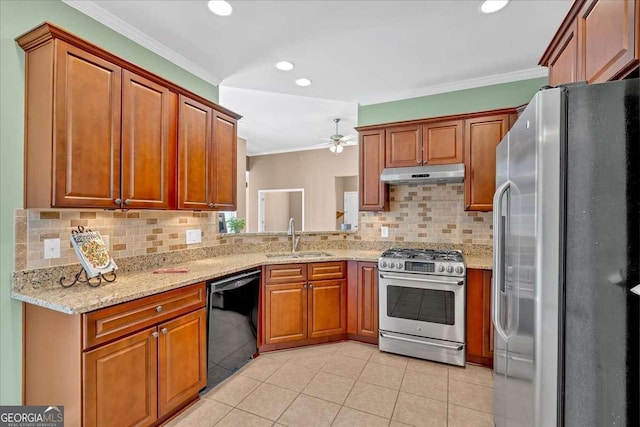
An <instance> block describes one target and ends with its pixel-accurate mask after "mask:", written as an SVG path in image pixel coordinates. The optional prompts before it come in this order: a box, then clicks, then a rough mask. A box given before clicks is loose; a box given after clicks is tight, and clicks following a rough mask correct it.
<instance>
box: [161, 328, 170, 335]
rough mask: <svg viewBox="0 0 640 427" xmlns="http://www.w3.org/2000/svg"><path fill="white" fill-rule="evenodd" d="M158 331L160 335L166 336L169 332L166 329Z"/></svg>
mask: <svg viewBox="0 0 640 427" xmlns="http://www.w3.org/2000/svg"><path fill="white" fill-rule="evenodd" d="M160 331H161V332H162V335H167V332H169V330H168V329H167V328H162V329H161V330H160Z"/></svg>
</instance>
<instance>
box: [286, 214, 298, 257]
mask: <svg viewBox="0 0 640 427" xmlns="http://www.w3.org/2000/svg"><path fill="white" fill-rule="evenodd" d="M287 234H288V235H290V236H291V253H292V254H295V253H296V248H297V247H298V242H299V241H300V236H298V238H296V221H295V220H294V219H293V218H289V230H288V231H287Z"/></svg>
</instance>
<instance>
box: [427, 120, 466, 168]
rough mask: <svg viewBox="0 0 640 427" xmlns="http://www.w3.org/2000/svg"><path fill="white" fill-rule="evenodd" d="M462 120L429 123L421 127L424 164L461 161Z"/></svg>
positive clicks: (443, 163)
mask: <svg viewBox="0 0 640 427" xmlns="http://www.w3.org/2000/svg"><path fill="white" fill-rule="evenodd" d="M462 127H463V123H462V120H452V121H448V122H440V123H431V124H427V125H424V126H423V127H422V137H423V146H424V155H423V157H424V161H423V162H424V164H429V165H449V164H452V163H462V159H463V154H462Z"/></svg>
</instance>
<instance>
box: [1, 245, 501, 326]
mask: <svg viewBox="0 0 640 427" xmlns="http://www.w3.org/2000/svg"><path fill="white" fill-rule="evenodd" d="M343 251H345V252H346V251H347V250H343V249H342V250H332V251H331V252H343ZM348 251H349V252H352V253H351V254H347V253H342V254H336V255H334V256H325V257H308V258H277V259H273V258H267V257H266V255H265V254H264V253H246V254H234V255H225V256H222V257H215V258H211V259H206V260H194V261H189V262H186V263H182V264H180V265H175V266H174V265H172V266H168V267H183V268H190V267H191V268H193V269H194V270H195V271H193V272H192V273H191V275H189V276H187V277H180V275H181V274H183V273H170V274H161V275H153V276H152V277H156V278H157V279H158V280H157V281H158V282H164V283H161V284H158V285H157V286H155V285H153V286H147V287H146V288H145V287H144V286H141V287H140V288H136V289H132V290H129V291H127V290H125V291H124V292H123V289H126V288H124V287H126V286H127V285H129V283H128V282H130V281H131V282H136V281H141V280H147V283H149V282H151V279H150V278H149V277H148V275H149V274H153V270H145V271H142V272H135V273H125V274H123V275H122V276H121V277H120V282H118V281H116V282H114V284H115V285H116V286H118V285H121V286H118V287H117V288H115V287H113V284H108V285H107V284H105V285H103V286H104V288H102V289H101V288H100V287H97V288H76V289H73V288H69V289H63V288H60V287H55V288H47V289H34V288H32V289H29V290H27V291H26V292H25V291H16V290H14V289H13V288H12V290H11V298H13V299H15V300H18V301H22V302H25V303H29V304H33V305H37V306H40V307H44V308H48V309H51V310H55V311H59V312H62V313H65V314H71V315H75V314H83V313H88V312H91V311H95V310H99V309H102V308H106V307H110V306H114V305H117V304H121V303H124V302H128V301H133V300H136V299H139V298H145V297H148V296H150V295H155V294H159V293H162V292H166V291H170V290H172V289H178V288H182V287H185V286H189V285H192V284H195V283H199V282H207V281H210V280H214V279H216V278H219V277H224V276H227V275H230V274H234V273H238V272H241V271H244V270H248V269H252V268H259V267H262V266H266V265H279V264H299V263H311V262H329V261H361V262H377V260H378V257H379V255H380V253H381V251H377V250H360V251H358V250H356V251H353V250H348ZM243 258H248V259H247V260H246V262H243ZM469 258H470V259H469V261H471V262H469V261H467V259H466V258H465V261H466V264H467V268H472V269H491V264H490V262H488V260H487V259H485V258H486V257H482V256H470V257H469ZM208 263H210V264H208ZM202 264H204V265H202ZM216 264H223V265H216ZM80 286H84V285H80ZM107 286H110V287H109V288H107ZM105 289H110V291H111V292H109V291H105ZM94 291H95V292H96V293H93V294H92V292H94ZM74 297H75V298H76V301H75V302H76V303H75V304H64V303H63V302H61V301H64V300H73V298H74Z"/></svg>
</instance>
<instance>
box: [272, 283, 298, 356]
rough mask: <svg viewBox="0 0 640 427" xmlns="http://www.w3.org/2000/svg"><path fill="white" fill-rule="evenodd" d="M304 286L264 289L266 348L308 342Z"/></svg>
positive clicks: (290, 285) (294, 285) (286, 285)
mask: <svg viewBox="0 0 640 427" xmlns="http://www.w3.org/2000/svg"><path fill="white" fill-rule="evenodd" d="M306 286H307V284H306V282H301V283H287V284H275V285H266V286H264V288H263V289H264V328H263V329H264V333H265V340H264V342H265V344H280V343H287V342H295V341H301V340H306V339H307V289H306Z"/></svg>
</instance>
